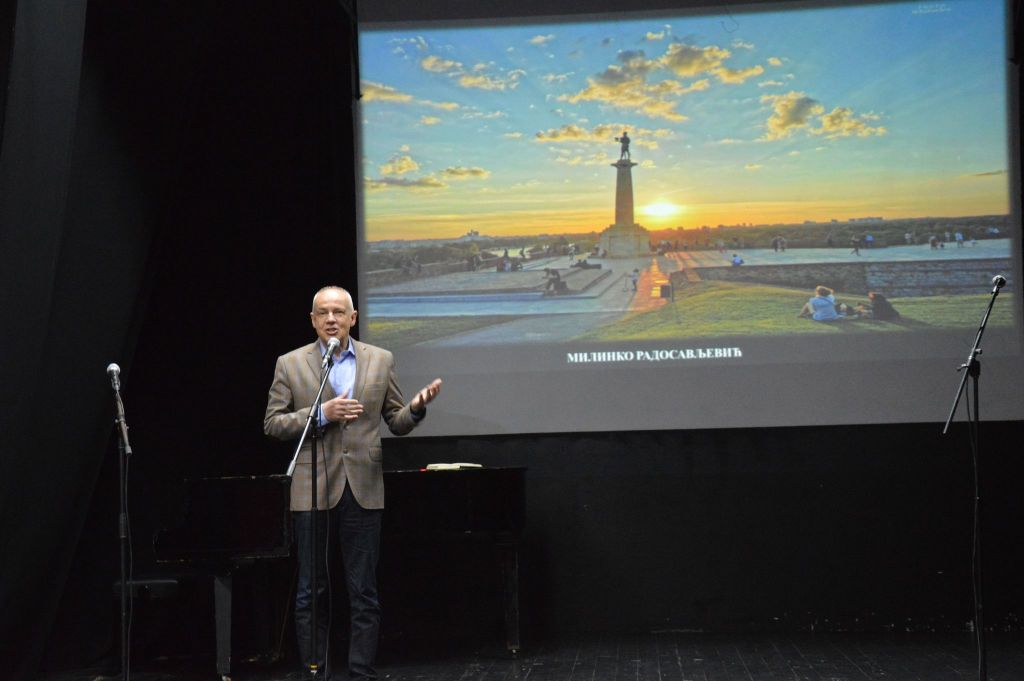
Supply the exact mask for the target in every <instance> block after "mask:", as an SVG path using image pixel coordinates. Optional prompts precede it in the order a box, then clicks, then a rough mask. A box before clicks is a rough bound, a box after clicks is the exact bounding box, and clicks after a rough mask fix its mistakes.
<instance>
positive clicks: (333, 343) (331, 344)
mask: <svg viewBox="0 0 1024 681" xmlns="http://www.w3.org/2000/svg"><path fill="white" fill-rule="evenodd" d="M340 347H341V341H340V340H339V339H337V338H331V340H329V341H327V354H328V355H333V354H334V351H335V350H337V349H338V348H340Z"/></svg>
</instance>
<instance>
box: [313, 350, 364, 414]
mask: <svg viewBox="0 0 1024 681" xmlns="http://www.w3.org/2000/svg"><path fill="white" fill-rule="evenodd" d="M325 352H327V346H325V345H324V342H323V341H320V355H321V356H323V354H324V353H325ZM331 362H332V363H333V364H334V367H333V368H332V369H331V375H330V376H329V377H328V379H327V380H329V381H330V382H331V387H332V388H334V394H335V395H337V396H338V397H341V396H342V395H345V396H347V397H348V398H349V399H351V398H352V391H353V390H354V389H355V383H356V346H355V343H353V342H352V338H349V339H348V347H347V348H345V351H344V352H342V353H341V355H334V356H332V357H331ZM327 423H328V421H327V419H326V417H324V415H323V412H322V411H321V413H320V425H321V426H325V425H327Z"/></svg>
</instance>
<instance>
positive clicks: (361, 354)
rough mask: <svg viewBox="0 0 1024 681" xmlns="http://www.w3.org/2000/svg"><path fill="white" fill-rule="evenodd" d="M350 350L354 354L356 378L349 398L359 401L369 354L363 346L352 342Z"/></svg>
mask: <svg viewBox="0 0 1024 681" xmlns="http://www.w3.org/2000/svg"><path fill="white" fill-rule="evenodd" d="M352 349H353V350H355V353H356V378H355V380H354V381H353V382H352V394H351V395H349V397H352V398H354V399H357V400H358V399H360V397H361V396H362V394H363V385H364V384H365V383H366V370H367V368H368V365H369V362H370V353H369V351H368V350H367V349H366V346H365V345H362V344H360V343H357V342H355V341H352Z"/></svg>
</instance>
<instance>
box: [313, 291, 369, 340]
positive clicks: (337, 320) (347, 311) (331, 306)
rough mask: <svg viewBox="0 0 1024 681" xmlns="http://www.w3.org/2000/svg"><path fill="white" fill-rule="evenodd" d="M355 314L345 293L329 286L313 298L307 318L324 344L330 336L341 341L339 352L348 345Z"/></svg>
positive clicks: (350, 300)
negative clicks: (311, 308) (311, 309)
mask: <svg viewBox="0 0 1024 681" xmlns="http://www.w3.org/2000/svg"><path fill="white" fill-rule="evenodd" d="M356 314H357V313H356V311H355V310H354V309H353V306H352V299H351V298H350V297H349V296H348V294H347V293H345V292H344V291H342V290H340V289H336V288H329V289H327V290H325V291H321V292H320V293H318V294H317V295H316V297H315V298H314V299H313V311H312V312H310V313H309V318H310V319H311V320H312V322H313V328H314V329H316V335H317V337H318V338H320V340H321V341H322V342H323V344H324V345H327V343H328V342H329V341H330V340H331V339H332V338H337V339H338V340H340V341H341V347H340V348H339V352H340V351H343V350H344V349H345V348H347V347H348V333H349V331H350V330H351V329H352V327H353V326H354V325H355V323H356Z"/></svg>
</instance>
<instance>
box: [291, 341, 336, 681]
mask: <svg viewBox="0 0 1024 681" xmlns="http://www.w3.org/2000/svg"><path fill="white" fill-rule="evenodd" d="M330 352H331V351H330V349H329V348H328V351H327V352H326V353H325V354H324V364H323V365H321V368H320V373H321V374H322V375H321V377H320V387H319V389H318V390H317V391H316V397H314V398H313V404H312V405H310V407H309V414H308V415H307V416H306V427H305V428H303V429H302V436H301V437H300V438H299V444H298V446H297V447H296V448H295V455H294V456H293V457H292V462H291V463H290V464H289V465H288V475H289V476H291V475H292V473H293V472H294V471H295V462H296V461H297V460H298V458H299V451H300V450H301V449H302V445H303V443H304V442H305V441H306V436H307V435H309V433H310V428H312V432H313V435H312V437H311V445H312V450H311V451H310V457H311V459H310V461H311V466H310V486H311V487H312V492H313V493H312V502H313V503H312V506H311V507H310V512H311V516H310V525H309V527H310V530H309V531H310V538H309V558H310V563H309V564H310V571H311V575H310V583H309V586H310V589H311V590H312V596H313V597H312V607H311V610H310V618H311V619H312V623H311V626H310V642H309V645H310V649H311V654H312V656H313V661H312V662H310V663H309V674H310V676H311V677H313V678H316V677H317V674H318V672H319V671H320V665H319V663H318V659H319V657H320V651H319V649H318V648H317V643H318V642H317V634H318V629H319V626H320V623H319V622H318V621H317V618H316V615H317V613H316V607H317V606H316V601H317V587H318V583H317V582H318V578H317V573H318V572H319V570H318V569H317V568H318V565H317V546H316V543H317V542H316V538H317V524H318V520H317V511H318V508H317V480H316V478H317V471H316V469H317V452H316V450H317V447H316V443H317V440H320V439H322V438H323V428H322V426H321V425H320V419H319V418H317V419H316V423H314V419H313V417H314V416H318V415H319V414H320V412H321V406H322V405H323V394H324V386H325V385H327V378H328V377H329V376H330V375H331V369H333V368H334V362H332V361H331V360H330ZM324 456H325V458H324V465H325V466H326V465H327V460H326V450H325V452H324ZM326 663H327V660H324V665H325V666H326Z"/></svg>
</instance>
